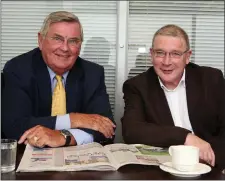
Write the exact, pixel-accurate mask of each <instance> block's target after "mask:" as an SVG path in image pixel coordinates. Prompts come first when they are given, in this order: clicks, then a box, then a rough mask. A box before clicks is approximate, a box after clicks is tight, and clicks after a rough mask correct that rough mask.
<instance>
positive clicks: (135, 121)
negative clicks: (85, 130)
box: [121, 25, 225, 166]
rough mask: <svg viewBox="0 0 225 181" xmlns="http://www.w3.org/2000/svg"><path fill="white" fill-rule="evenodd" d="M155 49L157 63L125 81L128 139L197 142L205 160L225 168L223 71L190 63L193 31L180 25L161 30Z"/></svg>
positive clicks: (160, 143)
mask: <svg viewBox="0 0 225 181" xmlns="http://www.w3.org/2000/svg"><path fill="white" fill-rule="evenodd" d="M150 53H151V58H152V63H153V67H150V68H149V69H148V70H147V71H146V72H144V73H142V74H140V75H138V76H136V77H134V78H132V79H129V80H127V81H126V82H125V83H124V85H123V92H124V101H125V110H124V116H123V118H122V119H121V121H122V131H123V137H124V140H125V142H126V143H142V144H148V145H153V146H161V147H169V146H170V145H179V144H184V145H193V146H196V147H198V148H199V149H200V159H201V160H202V161H205V162H207V163H209V164H211V165H212V166H214V165H215V162H216V164H220V166H222V165H223V166H224V162H225V159H224V158H225V156H224V155H225V154H224V153H225V149H224V146H225V114H224V112H225V107H224V104H225V103H224V102H225V100H224V99H225V98H224V91H225V84H224V78H223V74H222V72H221V71H220V70H218V69H215V68H210V67H203V66H198V65H196V64H194V63H190V62H189V59H190V56H191V53H192V52H191V50H190V45H189V40H188V35H187V34H186V32H185V31H184V30H183V29H181V28H180V27H178V26H176V25H166V26H164V27H162V28H161V29H159V30H158V31H157V32H156V33H155V35H154V38H153V42H152V48H151V49H150ZM212 61H213V60H212Z"/></svg>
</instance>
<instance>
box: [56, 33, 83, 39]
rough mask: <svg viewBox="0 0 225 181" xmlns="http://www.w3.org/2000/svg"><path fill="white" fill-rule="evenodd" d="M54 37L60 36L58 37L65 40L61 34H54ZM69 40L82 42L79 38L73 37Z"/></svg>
mask: <svg viewBox="0 0 225 181" xmlns="http://www.w3.org/2000/svg"><path fill="white" fill-rule="evenodd" d="M54 36H58V37H60V38H64V37H63V36H62V35H60V34H57V33H54ZM68 39H70V40H71V39H74V40H80V38H79V37H71V38H68Z"/></svg>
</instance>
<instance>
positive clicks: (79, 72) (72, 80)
mask: <svg viewBox="0 0 225 181" xmlns="http://www.w3.org/2000/svg"><path fill="white" fill-rule="evenodd" d="M82 77H83V69H82V62H81V59H80V58H79V57H78V58H77V60H76V62H75V64H74V66H73V67H72V69H71V70H70V72H69V74H68V76H67V80H66V108H67V112H68V113H70V112H79V111H81V107H82V101H81V97H82V92H83V91H82V90H83V88H82V87H83V84H82Z"/></svg>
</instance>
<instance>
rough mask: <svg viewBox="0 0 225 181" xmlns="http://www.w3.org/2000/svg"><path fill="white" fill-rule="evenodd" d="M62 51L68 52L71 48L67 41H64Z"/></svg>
mask: <svg viewBox="0 0 225 181" xmlns="http://www.w3.org/2000/svg"><path fill="white" fill-rule="evenodd" d="M61 49H62V50H63V51H68V49H69V46H68V42H67V40H64V41H63V43H62V45H61Z"/></svg>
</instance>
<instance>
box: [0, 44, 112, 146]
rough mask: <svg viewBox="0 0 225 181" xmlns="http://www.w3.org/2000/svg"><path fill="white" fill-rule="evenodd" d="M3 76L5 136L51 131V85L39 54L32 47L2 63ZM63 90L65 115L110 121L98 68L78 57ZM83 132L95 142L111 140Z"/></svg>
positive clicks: (52, 120) (106, 99)
mask: <svg viewBox="0 0 225 181" xmlns="http://www.w3.org/2000/svg"><path fill="white" fill-rule="evenodd" d="M3 73H4V78H5V88H4V97H3V105H2V107H3V112H2V127H3V131H4V133H5V135H6V137H8V138H15V139H19V138H20V136H21V135H22V134H23V133H24V132H25V131H26V130H28V129H29V128H31V127H33V126H36V125H43V126H45V127H48V128H50V129H54V128H55V122H56V117H52V116H51V103H52V92H51V82H50V76H49V72H48V70H47V66H46V64H45V62H44V61H43V58H42V55H41V51H40V50H39V49H38V48H36V49H34V50H32V51H30V52H28V53H25V54H22V55H20V56H18V57H15V58H13V59H12V60H10V61H8V62H7V63H6V65H5V67H4V70H3ZM65 89H66V106H67V113H71V112H78V113H87V114H100V115H103V116H105V117H108V118H109V119H111V120H113V116H112V112H111V108H110V103H109V98H108V94H107V93H106V86H105V83H104V68H103V67H102V66H100V65H97V64H95V63H91V62H89V61H86V60H83V59H81V58H80V57H78V58H77V60H76V63H75V64H74V66H73V68H72V69H71V70H70V72H69V74H68V77H67V81H66V85H65ZM83 130H85V131H86V132H88V133H91V134H93V136H94V141H96V142H100V143H106V142H107V141H111V140H108V139H106V138H105V137H104V136H103V134H101V133H100V132H97V131H93V130H90V129H83Z"/></svg>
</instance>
